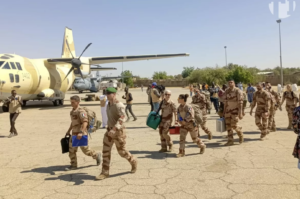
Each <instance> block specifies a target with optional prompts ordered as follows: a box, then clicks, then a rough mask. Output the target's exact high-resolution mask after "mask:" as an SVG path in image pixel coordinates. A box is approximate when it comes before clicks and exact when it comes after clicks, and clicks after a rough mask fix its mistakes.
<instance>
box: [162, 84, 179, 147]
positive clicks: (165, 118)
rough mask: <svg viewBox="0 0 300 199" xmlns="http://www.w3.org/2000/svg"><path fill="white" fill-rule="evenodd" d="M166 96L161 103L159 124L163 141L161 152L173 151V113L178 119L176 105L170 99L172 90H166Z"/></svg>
mask: <svg viewBox="0 0 300 199" xmlns="http://www.w3.org/2000/svg"><path fill="white" fill-rule="evenodd" d="M164 97H165V98H164V100H163V101H162V105H161V110H162V115H161V116H162V120H161V122H160V124H159V135H160V141H161V149H160V150H159V152H160V153H163V152H171V151H172V149H173V142H172V140H171V137H170V135H169V127H170V126H171V125H172V121H173V115H174V117H175V121H177V114H176V105H175V103H174V102H173V101H172V100H171V99H170V98H171V91H169V90H166V91H165V95H164ZM167 146H169V150H168V149H167Z"/></svg>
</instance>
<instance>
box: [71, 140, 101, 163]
mask: <svg viewBox="0 0 300 199" xmlns="http://www.w3.org/2000/svg"><path fill="white" fill-rule="evenodd" d="M80 149H81V151H82V152H83V153H84V154H85V155H87V156H92V157H93V159H96V157H97V153H96V152H95V151H94V150H92V149H91V148H90V147H89V145H87V146H80ZM77 150H78V147H72V136H70V141H69V157H70V159H71V166H72V167H77V156H76V153H77Z"/></svg>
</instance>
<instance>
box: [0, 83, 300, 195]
mask: <svg viewBox="0 0 300 199" xmlns="http://www.w3.org/2000/svg"><path fill="white" fill-rule="evenodd" d="M145 90H146V89H144V92H142V91H141V89H140V88H139V89H131V90H130V92H131V93H132V95H133V100H134V105H133V111H134V113H135V114H136V116H137V118H138V120H137V121H135V122H133V121H132V119H133V118H131V121H130V122H128V123H126V127H127V140H126V142H127V149H128V150H129V151H130V152H131V153H132V154H133V155H134V156H136V157H137V160H138V171H137V173H135V174H130V169H131V166H130V165H129V163H128V162H127V161H126V160H125V159H123V158H121V157H120V156H119V154H118V153H117V150H116V148H115V147H113V151H112V160H111V169H110V177H109V178H108V179H105V180H103V181H95V180H94V179H95V176H97V175H99V174H100V171H101V166H100V167H98V166H96V162H95V160H93V159H92V158H91V157H88V156H85V155H84V154H83V153H82V152H81V150H80V149H79V150H78V153H77V157H78V166H79V169H78V170H74V171H68V172H66V171H64V169H65V168H66V167H68V166H69V162H70V160H69V157H68V154H62V152H61V146H60V140H61V138H63V137H64V135H65V133H66V131H67V129H68V128H69V125H70V116H69V113H70V110H71V106H70V102H69V97H70V96H71V95H74V94H77V93H76V92H74V91H72V92H69V93H68V94H67V95H66V100H65V105H64V106H58V107H54V106H53V105H52V103H51V102H37V101H36V102H28V105H27V107H26V108H24V109H23V112H22V113H21V114H20V116H19V117H18V119H17V122H16V128H17V130H18V132H19V135H18V136H16V137H12V138H7V136H8V135H9V128H10V126H9V115H8V114H7V113H2V112H1V113H0V124H1V125H0V143H1V148H0V179H1V180H0V199H17V198H24V199H31V198H34V199H35V198H37V199H39V198H41V199H42V198H43V199H54V198H57V199H61V198H64V199H68V198H71V199H73V198H78V199H85V198H87V199H98V198H99V199H100V198H105V199H111V198H124V199H125V198H130V199H193V198H199V199H200V198H201V199H205V198H210V199H217V198H223V199H229V198H230V199H231V198H232V199H253V198H256V199H289V198H290V199H295V198H300V171H299V169H298V168H297V164H298V160H297V159H295V158H294V157H293V156H292V151H293V147H294V144H295V141H296V134H295V133H294V132H293V131H291V130H287V129H286V127H287V126H288V118H287V113H286V111H285V109H284V108H283V111H282V112H281V111H277V114H276V117H275V120H276V125H277V132H272V133H270V134H269V135H268V136H267V139H266V140H265V141H260V139H259V138H260V132H259V130H258V128H257V127H256V125H255V122H254V116H250V115H249V111H250V108H249V104H247V109H246V111H245V112H246V116H245V117H244V119H243V120H242V121H240V125H241V126H242V127H243V131H244V137H245V142H244V143H243V144H241V145H240V144H239V143H238V137H237V135H236V134H235V145H234V146H231V147H226V146H224V144H225V143H226V138H225V135H226V132H224V133H217V132H215V131H216V121H215V120H216V119H218V115H217V114H215V110H212V111H211V112H212V114H211V115H209V116H208V122H207V125H208V127H209V128H210V129H211V130H212V132H213V139H212V140H210V141H209V140H208V139H207V136H206V134H205V133H204V132H203V131H202V130H201V139H203V141H204V142H205V144H206V145H207V149H206V152H205V153H204V154H203V155H200V154H199V149H198V148H197V146H196V144H194V143H192V140H191V138H190V136H189V135H188V136H187V143H186V156H185V157H183V158H176V153H178V148H179V135H172V136H171V137H172V139H173V141H174V151H173V152H171V153H158V150H160V137H159V133H158V130H152V129H150V128H148V127H147V126H146V118H147V115H148V113H149V111H150V106H149V105H148V104H146V103H147V94H146V92H145ZM170 90H171V91H172V96H171V98H172V100H173V101H175V102H176V104H177V98H178V95H179V94H187V93H189V90H187V89H183V88H170ZM123 93H124V92H120V93H119V94H118V96H117V98H118V99H119V100H121V101H123V102H125V100H123V99H121V96H122V95H123ZM77 95H78V94H77ZM79 95H80V96H85V93H83V94H79ZM190 101H191V98H189V101H188V102H190ZM81 104H82V106H87V107H88V108H90V109H93V110H95V111H96V112H97V116H98V118H99V119H101V114H100V106H99V101H96V102H82V103H81ZM104 133H105V129H99V130H98V131H97V132H96V133H93V134H92V139H90V146H91V147H92V148H93V149H94V150H96V151H102V146H103V144H102V139H103V135H104Z"/></svg>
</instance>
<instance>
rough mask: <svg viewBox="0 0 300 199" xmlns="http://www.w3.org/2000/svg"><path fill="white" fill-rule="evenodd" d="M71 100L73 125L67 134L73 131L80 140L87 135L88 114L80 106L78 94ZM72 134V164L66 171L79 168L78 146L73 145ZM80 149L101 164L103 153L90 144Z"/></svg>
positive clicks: (70, 146)
mask: <svg viewBox="0 0 300 199" xmlns="http://www.w3.org/2000/svg"><path fill="white" fill-rule="evenodd" d="M70 101H71V106H72V107H73V109H72V110H71V112H70V117H71V125H70V128H69V130H68V131H67V133H66V135H69V136H70V135H71V133H70V132H71V131H72V136H77V139H78V140H80V139H81V138H82V136H83V135H87V125H88V116H87V113H86V111H85V110H84V109H83V108H81V107H80V105H79V103H80V98H79V97H78V96H77V95H75V96H72V97H71V98H70ZM72 136H70V141H69V157H70V159H71V166H70V167H68V168H66V171H69V170H75V169H77V156H76V152H77V150H78V147H73V146H72ZM80 149H81V151H82V152H83V153H84V154H85V155H87V156H92V157H93V159H96V162H97V165H100V162H101V153H96V152H95V151H94V150H92V149H91V148H90V147H89V145H87V146H80Z"/></svg>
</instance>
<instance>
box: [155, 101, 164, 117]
mask: <svg viewBox="0 0 300 199" xmlns="http://www.w3.org/2000/svg"><path fill="white" fill-rule="evenodd" d="M163 103H164V100H161V102H160V105H159V108H158V110H157V111H156V114H158V112H159V111H160V109H161V106H162V104H163Z"/></svg>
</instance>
